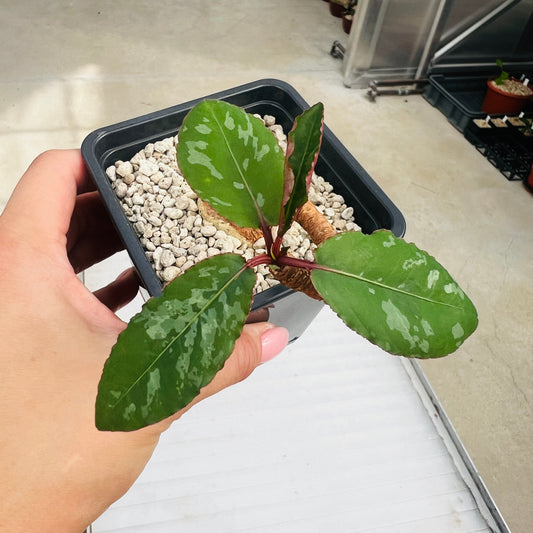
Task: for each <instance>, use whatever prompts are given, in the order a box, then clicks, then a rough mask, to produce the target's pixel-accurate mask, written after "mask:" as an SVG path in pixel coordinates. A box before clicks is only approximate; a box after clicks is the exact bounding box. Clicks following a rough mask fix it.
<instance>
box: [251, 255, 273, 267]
mask: <svg viewBox="0 0 533 533" xmlns="http://www.w3.org/2000/svg"><path fill="white" fill-rule="evenodd" d="M273 263H274V259H272V257H271V256H270V255H269V254H261V255H256V256H254V257H252V258H251V259H248V261H246V266H247V267H250V268H255V267H257V266H259V265H272V264H273Z"/></svg>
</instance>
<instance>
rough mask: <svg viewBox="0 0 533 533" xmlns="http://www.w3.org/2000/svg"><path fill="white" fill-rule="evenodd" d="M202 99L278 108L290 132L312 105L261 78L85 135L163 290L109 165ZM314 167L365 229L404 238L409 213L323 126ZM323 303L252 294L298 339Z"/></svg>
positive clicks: (289, 294) (113, 206)
mask: <svg viewBox="0 0 533 533" xmlns="http://www.w3.org/2000/svg"><path fill="white" fill-rule="evenodd" d="M204 99H217V100H225V101H227V102H230V103H232V104H234V105H237V106H240V107H242V108H243V109H245V110H246V111H247V112H250V113H259V114H261V115H273V116H274V117H275V119H276V123H277V124H281V125H282V126H283V129H284V131H285V133H288V131H290V129H291V127H292V123H293V121H294V119H295V118H296V117H297V116H298V115H299V114H301V113H302V112H303V110H304V109H307V108H308V107H309V105H308V104H307V102H305V100H304V99H303V98H302V97H301V96H300V95H299V94H298V92H296V91H295V89H294V88H292V87H291V86H290V85H288V84H286V83H285V82H282V81H279V80H270V79H267V80H259V81H256V82H252V83H248V84H246V85H242V86H239V87H235V88H233V89H229V90H226V91H222V92H219V93H215V94H211V95H209V96H206V97H203V98H199V99H197V100H192V101H190V102H185V103H183V104H179V105H176V106H174V107H170V108H168V109H163V110H161V111H157V112H155V113H150V114H148V115H144V116H141V117H137V118H133V119H131V120H126V121H124V122H120V123H118V124H114V125H111V126H107V127H103V128H99V129H98V130H95V131H94V132H92V133H90V134H89V135H88V136H87V137H86V138H85V140H84V141H83V144H82V147H81V151H82V155H83V158H84V160H85V162H86V165H87V168H88V170H89V172H90V174H91V175H92V177H93V179H94V181H95V182H96V185H97V188H98V190H99V191H100V194H101V196H102V198H103V200H104V203H105V205H106V207H107V209H108V211H109V213H110V215H111V218H112V220H113V223H114V224H115V226H116V228H117V230H118V232H119V234H120V236H121V238H122V240H123V242H124V245H125V247H126V249H127V251H128V253H129V255H130V258H131V260H132V262H133V264H134V265H135V268H136V269H137V272H138V274H139V277H140V278H141V280H142V283H143V285H144V287H145V289H146V290H147V291H148V293H149V294H150V295H151V296H159V295H160V294H161V292H162V289H163V285H162V282H161V281H160V280H159V278H158V277H157V276H156V274H155V271H154V269H153V268H152V265H151V263H150V262H149V261H148V259H147V258H146V256H145V251H144V249H143V246H142V245H141V242H140V240H139V238H138V237H137V235H136V233H135V231H134V229H133V227H132V225H131V223H130V222H129V221H128V220H127V218H126V216H125V214H124V212H123V211H122V208H121V206H120V203H119V200H118V198H117V196H116V195H115V192H114V190H113V189H112V187H111V183H110V181H109V179H108V177H107V175H106V172H105V170H106V168H107V167H109V166H111V165H113V164H114V163H115V162H116V161H118V160H123V161H127V160H129V159H131V158H132V157H133V156H134V155H135V154H136V153H137V152H139V151H140V150H142V149H143V148H144V147H145V146H146V145H147V144H148V143H153V142H156V141H158V140H162V139H165V138H168V137H172V136H175V135H176V134H177V132H178V130H179V128H180V126H181V124H182V122H183V120H184V118H185V116H186V115H187V113H188V112H189V110H190V109H191V108H192V107H194V106H195V105H196V104H197V103H198V102H200V101H201V100H204ZM316 173H317V174H318V175H319V176H322V177H323V178H324V179H325V180H327V181H329V182H330V183H331V184H332V185H333V187H334V190H335V192H336V193H338V194H341V195H342V196H344V199H345V203H346V205H348V206H351V207H353V208H354V217H355V222H356V223H357V224H358V225H359V226H360V227H361V228H362V231H363V232H365V233H371V232H373V231H375V230H377V229H380V228H385V229H390V230H391V231H392V232H393V233H394V234H395V235H396V236H398V237H401V236H403V234H404V232H405V220H404V218H403V216H402V214H401V213H400V211H399V210H398V208H397V207H396V206H395V205H394V204H393V203H392V202H391V200H390V199H389V198H388V197H387V196H386V195H385V193H384V192H383V191H382V190H381V189H380V188H379V186H378V185H377V184H376V183H375V182H374V181H373V180H372V178H371V177H370V176H369V175H368V174H367V173H366V172H365V170H364V169H363V168H362V167H361V165H360V164H359V163H358V162H357V161H356V160H355V159H354V158H353V157H352V155H350V153H349V152H348V151H347V150H346V148H345V147H344V146H343V145H342V144H341V143H340V141H339V140H338V139H337V138H336V137H335V136H334V135H333V133H332V132H331V131H330V130H329V129H328V128H327V127H324V137H323V142H322V147H321V151H320V155H319V159H318V162H317V166H316ZM322 305H323V303H322V302H318V301H316V300H313V299H311V298H309V297H308V296H306V295H305V294H303V293H299V292H295V291H293V290H291V289H288V288H287V287H285V286H283V285H277V286H275V287H271V288H269V289H268V290H265V291H263V292H261V293H259V294H257V295H256V296H255V297H254V300H253V305H252V310H258V309H262V308H267V309H268V311H269V320H270V321H271V322H273V323H275V324H278V325H283V326H285V327H287V328H288V329H289V332H290V337H291V340H294V339H296V338H298V337H299V336H300V335H301V334H302V332H303V331H304V330H305V328H306V327H307V326H308V325H309V324H310V323H311V321H312V320H313V318H314V317H315V316H316V314H317V313H318V312H319V311H320V309H321V307H322Z"/></svg>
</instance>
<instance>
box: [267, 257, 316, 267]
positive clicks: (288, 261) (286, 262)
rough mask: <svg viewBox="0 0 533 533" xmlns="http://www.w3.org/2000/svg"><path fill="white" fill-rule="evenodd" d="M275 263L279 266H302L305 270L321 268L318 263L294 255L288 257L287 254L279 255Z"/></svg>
mask: <svg viewBox="0 0 533 533" xmlns="http://www.w3.org/2000/svg"><path fill="white" fill-rule="evenodd" d="M276 264H277V265H280V266H290V267H295V268H303V269H305V270H314V269H315V268H321V267H320V265H317V264H316V263H312V262H311V261H307V260H306V259H298V258H296V257H289V256H288V255H281V256H279V257H278V258H277V259H276Z"/></svg>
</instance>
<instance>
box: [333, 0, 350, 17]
mask: <svg viewBox="0 0 533 533" xmlns="http://www.w3.org/2000/svg"><path fill="white" fill-rule="evenodd" d="M344 11H346V7H345V6H343V5H342V4H337V3H336V2H331V1H330V3H329V12H330V13H331V14H332V15H333V16H334V17H338V18H341V17H342V15H343V14H344Z"/></svg>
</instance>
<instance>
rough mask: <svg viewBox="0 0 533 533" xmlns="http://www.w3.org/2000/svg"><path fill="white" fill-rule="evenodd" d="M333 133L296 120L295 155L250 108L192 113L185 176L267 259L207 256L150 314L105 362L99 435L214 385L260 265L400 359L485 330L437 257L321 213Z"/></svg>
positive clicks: (149, 307)
mask: <svg viewBox="0 0 533 533" xmlns="http://www.w3.org/2000/svg"><path fill="white" fill-rule="evenodd" d="M323 130H324V123H323V106H322V104H316V105H314V106H312V107H311V108H310V109H308V110H306V111H304V112H303V113H302V114H301V115H299V116H298V117H297V118H296V120H295V122H294V125H293V128H292V130H291V131H290V133H289V135H288V144H287V150H286V154H284V153H283V151H282V150H281V149H280V147H279V144H278V143H277V141H276V139H275V138H274V136H273V135H272V134H271V133H270V132H269V131H268V130H267V129H266V128H265V126H264V124H263V122H262V121H261V120H259V119H258V118H255V117H253V116H252V115H250V114H248V113H246V112H245V111H244V110H242V109H241V108H240V107H238V106H235V105H232V104H230V103H228V102H225V101H221V100H203V101H201V102H199V103H198V104H197V105H195V106H194V107H193V108H192V110H191V111H190V112H189V113H188V114H187V116H186V118H185V120H184V121H183V124H182V126H181V128H180V130H179V142H178V145H177V146H178V149H177V158H178V163H179V167H180V169H181V172H182V173H183V175H184V176H185V178H186V179H187V181H188V182H189V184H190V186H191V187H192V188H193V189H194V190H195V191H196V193H197V194H198V196H199V197H200V198H201V199H202V200H203V201H204V202H206V203H207V204H208V205H209V206H210V208H211V209H213V210H214V211H216V215H215V216H218V217H220V219H221V220H222V221H223V222H225V223H229V224H232V225H233V226H234V227H235V228H237V229H239V228H241V229H242V228H244V229H243V231H248V230H249V229H251V230H253V231H258V230H259V231H260V232H261V234H262V238H263V239H264V244H265V249H266V252H265V253H262V254H260V255H256V256H254V257H252V258H250V259H248V260H247V259H245V258H243V257H242V256H239V255H236V254H232V253H227V254H226V253H224V254H220V255H216V256H214V257H209V258H207V259H205V260H203V261H201V262H199V263H198V264H196V265H195V266H193V267H191V268H190V269H188V270H187V271H186V272H185V273H184V274H182V275H181V276H179V277H177V278H176V279H175V280H174V281H172V282H170V283H169V284H168V285H167V286H166V287H165V289H164V291H163V294H162V295H161V296H160V297H157V298H152V299H151V300H149V301H148V302H147V303H146V304H145V305H144V306H143V309H142V311H141V312H140V313H139V314H138V315H136V316H135V317H133V318H132V320H131V321H130V323H129V325H128V327H127V328H126V329H125V330H124V332H123V333H121V335H120V336H119V338H118V340H117V343H116V345H115V346H114V347H113V350H112V352H111V355H110V357H109V359H108V361H107V362H106V364H105V367H104V371H103V374H102V377H101V380H100V384H99V388H98V396H97V400H96V424H97V427H98V428H99V429H101V430H118V431H130V430H135V429H137V428H140V427H144V426H146V425H149V424H152V423H155V422H157V421H160V420H162V419H164V418H166V417H167V416H170V415H172V414H173V413H175V412H176V411H178V410H179V409H181V408H183V407H184V406H186V405H187V404H188V403H189V402H190V401H191V400H192V399H193V398H194V397H195V396H196V395H197V394H198V392H199V390H200V388H201V387H203V386H205V385H206V384H207V383H209V382H210V381H211V379H212V378H213V377H214V375H215V374H216V373H217V372H218V370H220V369H221V368H222V366H223V365H224V362H225V360H226V359H227V357H228V356H229V355H230V353H231V352H232V350H233V346H234V343H235V341H236V339H237V338H238V337H239V335H240V332H241V330H242V328H243V326H244V323H245V321H246V317H247V315H248V312H249V310H250V306H251V302H252V290H253V287H254V284H255V278H256V276H255V273H254V268H255V267H257V266H258V265H267V266H268V267H269V268H270V269H271V270H272V271H273V272H274V273H275V275H276V276H277V277H278V278H279V279H281V280H282V281H283V283H285V284H287V285H290V286H291V287H293V288H294V289H296V290H301V291H305V292H306V293H307V294H312V295H313V297H314V298H319V299H323V300H324V301H325V302H326V303H327V304H328V305H330V306H331V307H332V308H333V309H334V310H335V311H336V312H337V314H338V315H339V316H340V317H341V319H342V320H344V321H345V323H346V324H347V325H348V326H349V327H351V328H352V329H354V330H355V331H357V332H358V333H360V334H362V335H363V336H365V337H366V338H368V339H369V340H370V341H371V342H373V343H375V344H377V345H379V346H381V347H382V348H383V349H384V350H386V351H388V352H390V353H394V354H399V355H404V356H407V357H423V358H434V357H441V356H444V355H447V354H448V353H451V352H453V351H455V350H456V349H457V348H458V347H459V346H460V345H461V344H462V343H463V342H464V340H465V339H466V338H467V337H468V336H469V335H470V334H471V333H472V332H473V331H474V330H475V328H476V326H477V313H476V311H475V308H474V306H473V304H472V302H471V301H470V300H469V299H468V297H467V296H466V295H465V293H464V292H463V291H462V290H461V289H460V287H459V286H458V285H457V283H456V282H455V281H454V280H453V279H452V278H451V276H450V274H449V273H448V272H447V271H446V270H445V269H444V268H443V267H442V266H441V265H440V264H439V263H438V262H437V261H436V260H435V259H434V258H433V257H431V256H430V255H429V254H427V253H426V252H424V251H422V250H420V249H418V248H417V247H416V246H415V245H414V244H411V243H407V242H405V241H403V240H402V239H400V238H398V237H396V236H395V235H394V234H393V233H392V232H390V231H388V230H380V231H375V232H374V233H371V234H363V233H361V232H354V231H346V232H342V233H338V232H337V231H335V230H332V228H331V227H329V225H328V224H327V222H326V223H325V222H324V219H323V218H322V217H321V216H320V214H317V212H316V210H314V209H313V208H312V206H310V205H309V203H308V187H309V183H310V179H311V175H312V173H313V169H314V167H315V164H316V162H317V159H318V156H319V152H320V147H321V142H322V138H323ZM294 220H298V221H299V222H300V224H301V225H302V226H304V227H305V228H306V229H307V230H308V231H309V233H310V235H311V236H312V239H313V240H314V241H315V242H316V243H317V244H318V248H317V249H316V251H315V253H314V258H313V259H312V260H308V259H299V258H296V257H292V256H291V255H290V254H288V253H287V250H286V249H285V248H284V246H283V236H284V235H285V234H286V232H287V231H288V230H289V228H290V227H291V225H292V223H293V221H294ZM274 227H275V228H276V229H274Z"/></svg>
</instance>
